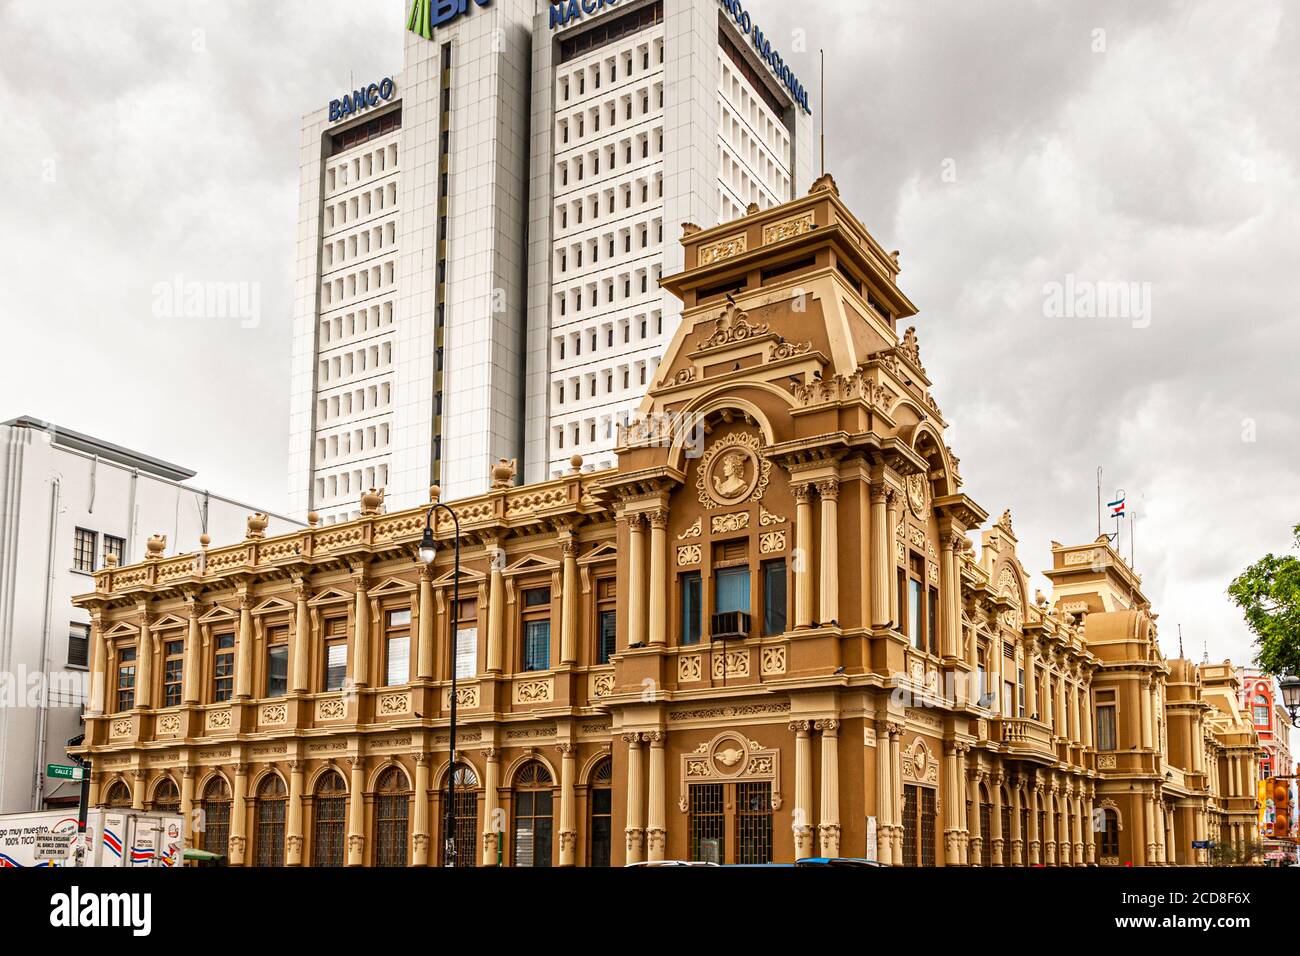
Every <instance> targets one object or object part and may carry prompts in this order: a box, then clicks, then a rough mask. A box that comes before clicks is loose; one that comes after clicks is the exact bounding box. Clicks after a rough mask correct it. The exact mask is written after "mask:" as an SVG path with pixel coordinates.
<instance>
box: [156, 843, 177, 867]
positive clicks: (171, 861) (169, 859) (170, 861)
mask: <svg viewBox="0 0 1300 956" xmlns="http://www.w3.org/2000/svg"><path fill="white" fill-rule="evenodd" d="M158 862H159V863H160V864H161V865H162V866H175V865H176V845H175V844H172V845H171V846H169V847H168V848H167V850H166V852H164V853H163V855H162V856H161V857H160V858H159V859H158Z"/></svg>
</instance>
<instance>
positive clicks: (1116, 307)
mask: <svg viewBox="0 0 1300 956" xmlns="http://www.w3.org/2000/svg"><path fill="white" fill-rule="evenodd" d="M1043 315H1044V316H1046V317H1047V318H1049V319H1128V320H1129V321H1130V323H1131V324H1132V326H1133V328H1135V329H1145V328H1147V327H1148V326H1150V325H1151V283H1150V282H1113V281H1109V280H1105V279H1103V280H1101V281H1098V282H1092V281H1088V280H1086V279H1079V278H1076V277H1075V275H1074V273H1073V272H1071V273H1068V274H1067V275H1066V276H1065V281H1064V282H1047V283H1045V284H1044V285H1043Z"/></svg>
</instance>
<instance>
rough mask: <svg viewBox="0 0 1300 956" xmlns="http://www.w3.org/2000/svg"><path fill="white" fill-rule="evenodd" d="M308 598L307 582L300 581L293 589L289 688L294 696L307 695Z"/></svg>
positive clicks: (308, 657)
mask: <svg viewBox="0 0 1300 956" xmlns="http://www.w3.org/2000/svg"><path fill="white" fill-rule="evenodd" d="M310 596H311V590H310V589H309V588H308V587H307V582H306V581H305V580H300V581H299V582H298V584H297V586H296V587H295V588H294V599H295V602H296V603H295V607H294V612H293V655H292V656H293V684H292V685H291V686H290V688H289V689H290V690H292V691H293V692H294V693H295V694H305V693H307V690H308V687H307V684H308V683H309V678H308V676H307V675H308V674H310V673H311V612H310V611H309V610H308V609H307V598H309V597H310Z"/></svg>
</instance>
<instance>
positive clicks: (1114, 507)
mask: <svg viewBox="0 0 1300 956" xmlns="http://www.w3.org/2000/svg"><path fill="white" fill-rule="evenodd" d="M1106 507H1107V508H1109V509H1110V516H1111V517H1112V518H1122V517H1123V516H1124V499H1123V498H1120V499H1119V500H1118V501H1108V502H1106Z"/></svg>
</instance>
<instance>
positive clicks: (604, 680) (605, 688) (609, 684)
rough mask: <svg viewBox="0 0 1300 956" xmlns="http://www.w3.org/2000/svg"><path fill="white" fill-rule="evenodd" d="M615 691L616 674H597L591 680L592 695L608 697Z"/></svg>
mask: <svg viewBox="0 0 1300 956" xmlns="http://www.w3.org/2000/svg"><path fill="white" fill-rule="evenodd" d="M612 693H614V675H613V674H612V673H611V674H597V675H596V676H595V677H593V678H592V681H591V696H592V697H596V698H600V697H608V696H609V695H610V694H612Z"/></svg>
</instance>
